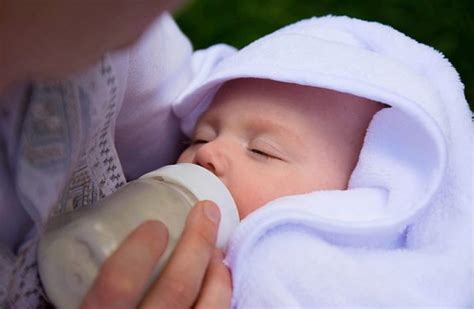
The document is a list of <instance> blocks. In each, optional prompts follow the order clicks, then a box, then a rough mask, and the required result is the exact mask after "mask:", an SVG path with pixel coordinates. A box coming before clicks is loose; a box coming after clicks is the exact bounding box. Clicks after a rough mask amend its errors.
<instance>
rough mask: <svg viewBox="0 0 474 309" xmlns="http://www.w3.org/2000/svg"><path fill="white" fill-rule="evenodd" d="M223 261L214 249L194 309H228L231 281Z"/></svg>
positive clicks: (222, 257) (220, 254)
mask: <svg viewBox="0 0 474 309" xmlns="http://www.w3.org/2000/svg"><path fill="white" fill-rule="evenodd" d="M223 260H224V255H223V254H222V252H221V251H220V250H218V249H215V250H214V254H213V256H212V259H211V262H210V264H209V268H208V270H207V273H206V278H205V279H204V285H203V288H202V290H201V294H200V296H199V299H198V301H197V303H196V306H195V308H197V309H201V308H203V309H204V308H230V302H231V297H232V281H231V277H230V272H229V269H228V268H227V267H226V266H225V265H224V261H223Z"/></svg>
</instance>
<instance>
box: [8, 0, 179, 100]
mask: <svg viewBox="0 0 474 309" xmlns="http://www.w3.org/2000/svg"><path fill="white" fill-rule="evenodd" d="M180 2H182V1H181V0H141V1H134V0H115V1H74V0H42V1H37V0H0V72H2V74H1V75H0V93H1V92H2V90H3V89H5V88H6V87H7V86H8V85H9V84H11V83H12V82H15V81H18V80H24V79H28V78H34V79H38V78H61V77H64V76H65V75H67V74H70V73H73V72H76V71H78V70H80V69H83V68H84V67H85V66H87V65H90V64H92V63H95V62H96V61H97V60H98V59H100V57H101V56H102V55H103V54H104V53H105V52H107V51H110V50H114V49H117V48H120V47H124V46H127V45H129V44H131V43H133V42H134V41H135V40H136V39H137V38H138V37H139V36H140V34H141V33H142V32H143V31H144V30H145V29H146V28H147V26H148V25H149V24H150V23H151V22H152V21H153V20H154V19H155V18H156V17H157V16H158V15H159V14H160V13H161V12H163V11H165V10H171V9H173V8H175V7H177V6H178V4H179V3H180Z"/></svg>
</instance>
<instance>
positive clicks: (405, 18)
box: [175, 0, 474, 110]
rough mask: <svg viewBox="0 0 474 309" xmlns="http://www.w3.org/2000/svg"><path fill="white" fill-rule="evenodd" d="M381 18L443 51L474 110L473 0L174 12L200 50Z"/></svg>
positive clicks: (218, 4) (233, 5) (252, 5)
mask: <svg viewBox="0 0 474 309" xmlns="http://www.w3.org/2000/svg"><path fill="white" fill-rule="evenodd" d="M327 14H332V15H348V16H352V17H357V18H361V19H365V20H371V21H378V22H381V23H384V24H387V25H391V26H392V27H394V28H396V29H398V30H400V31H401V32H404V33H406V34H407V35H409V36H411V37H413V38H414V39H416V40H417V41H419V42H422V43H425V44H428V45H431V46H433V47H435V48H436V49H438V50H439V51H441V52H442V53H443V54H444V55H445V56H446V57H447V58H448V59H449V60H450V61H451V63H453V65H454V66H455V67H456V69H457V70H458V72H459V74H460V75H461V80H462V81H463V82H464V84H465V93H466V97H467V100H468V102H469V103H470V106H471V110H474V68H473V65H472V64H473V61H472V60H471V57H474V42H473V41H474V0H451V1H450V0H378V1H375V0H365V1H362V0H359V1H357V0H266V1H265V0H194V1H191V2H189V3H188V5H187V6H186V7H184V8H183V9H181V11H179V12H177V13H176V14H175V17H176V19H177V22H178V24H179V25H180V27H181V29H182V30H183V32H184V33H185V34H186V35H188V36H189V38H190V39H191V41H192V42H193V45H194V47H195V48H196V49H199V48H205V47H208V46H209V45H212V44H215V43H227V44H230V45H233V46H235V47H242V46H244V45H246V44H248V43H250V42H251V41H253V40H255V39H257V38H259V37H261V36H262V35H264V34H267V33H270V32H272V31H274V30H276V29H278V28H280V27H282V26H283V25H286V24H289V23H293V22H295V21H297V20H300V19H303V18H306V17H311V16H322V15H327Z"/></svg>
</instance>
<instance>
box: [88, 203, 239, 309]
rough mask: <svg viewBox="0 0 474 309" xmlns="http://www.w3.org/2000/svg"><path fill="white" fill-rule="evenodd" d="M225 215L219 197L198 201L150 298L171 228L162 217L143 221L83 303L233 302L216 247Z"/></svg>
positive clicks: (125, 305) (167, 305)
mask: <svg viewBox="0 0 474 309" xmlns="http://www.w3.org/2000/svg"><path fill="white" fill-rule="evenodd" d="M219 220H220V214H219V210H218V208H217V207H216V206H215V205H214V204H213V203H210V202H202V203H198V204H197V205H196V206H195V207H193V209H192V210H191V212H190V214H189V216H188V219H187V222H186V227H185V230H184V232H183V234H182V237H181V239H180V241H179V243H178V245H177V246H176V248H175V251H174V253H173V254H172V256H171V258H170V260H169V262H168V264H167V265H166V267H165V268H164V270H163V271H162V273H161V274H160V276H159V278H158V279H157V281H156V282H155V283H154V284H153V285H152V286H151V288H149V290H148V292H147V293H146V295H145V298H144V299H142V295H143V294H144V291H145V290H146V287H147V282H148V280H149V276H150V273H151V270H152V269H153V267H154V266H155V265H156V263H157V261H158V259H159V258H160V256H161V254H162V253H163V251H164V249H165V247H166V240H167V231H166V228H165V227H164V225H163V224H162V223H159V222H156V221H155V222H146V223H144V224H142V225H141V226H140V227H138V228H137V229H136V230H135V231H134V232H132V233H131V234H130V235H129V237H128V238H127V239H126V240H125V241H124V242H123V243H122V244H121V246H120V247H119V249H117V251H116V252H115V253H114V254H113V255H112V256H111V257H110V258H109V259H108V260H107V261H106V262H105V263H104V265H103V266H102V268H101V271H100V273H99V276H98V278H97V279H96V281H95V282H94V284H93V287H92V288H91V290H90V291H89V293H88V294H87V295H86V297H85V299H84V302H83V304H82V308H83V309H85V308H112V307H113V308H135V307H137V306H138V305H140V307H142V308H189V307H191V306H193V305H195V306H196V307H208V306H210V307H212V308H228V307H229V306H230V297H231V283H230V274H229V271H228V270H227V268H226V267H225V266H224V264H223V263H222V254H220V253H219V251H218V250H217V249H215V241H216V238H217V228H218V225H219Z"/></svg>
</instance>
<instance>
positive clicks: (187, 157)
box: [176, 148, 194, 163]
mask: <svg viewBox="0 0 474 309" xmlns="http://www.w3.org/2000/svg"><path fill="white" fill-rule="evenodd" d="M193 161H194V155H193V153H192V152H191V150H190V149H189V148H188V149H186V150H185V151H183V152H182V153H181V155H180V156H179V158H178V161H177V162H176V163H193Z"/></svg>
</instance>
